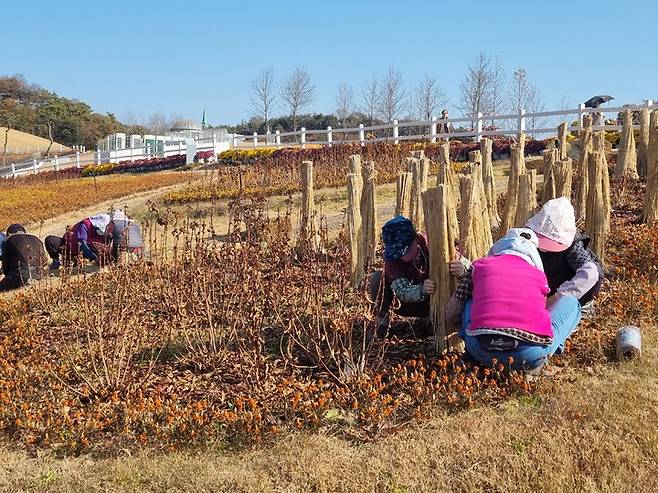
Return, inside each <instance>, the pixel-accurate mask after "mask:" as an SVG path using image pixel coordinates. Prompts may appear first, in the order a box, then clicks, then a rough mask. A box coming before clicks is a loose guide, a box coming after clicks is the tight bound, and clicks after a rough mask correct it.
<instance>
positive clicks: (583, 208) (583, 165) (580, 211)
mask: <svg viewBox="0 0 658 493" xmlns="http://www.w3.org/2000/svg"><path fill="white" fill-rule="evenodd" d="M590 152H592V115H590V114H586V115H583V128H582V129H581V130H580V155H579V156H578V176H577V179H578V190H577V191H576V203H575V204H574V205H575V210H576V221H579V220H581V219H585V216H586V215H587V187H588V186H589V180H588V178H587V170H588V167H589V166H588V163H589V157H588V155H589V153H590Z"/></svg>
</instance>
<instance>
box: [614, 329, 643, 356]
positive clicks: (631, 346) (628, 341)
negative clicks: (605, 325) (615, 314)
mask: <svg viewBox="0 0 658 493" xmlns="http://www.w3.org/2000/svg"><path fill="white" fill-rule="evenodd" d="M641 355H642V332H640V329H639V327H635V326H634V325H627V326H625V327H622V328H621V329H619V330H618V331H617V359H618V360H623V359H631V358H639V357H640V356H641Z"/></svg>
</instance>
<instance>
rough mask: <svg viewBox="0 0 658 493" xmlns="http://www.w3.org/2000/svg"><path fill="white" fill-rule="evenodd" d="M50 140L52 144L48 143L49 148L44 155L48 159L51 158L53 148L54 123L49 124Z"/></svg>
mask: <svg viewBox="0 0 658 493" xmlns="http://www.w3.org/2000/svg"><path fill="white" fill-rule="evenodd" d="M47 125H48V139H49V140H50V142H48V148H47V149H46V152H45V153H44V154H43V157H48V156H50V148H51V147H52V146H53V142H54V141H53V124H52V122H48V124H47Z"/></svg>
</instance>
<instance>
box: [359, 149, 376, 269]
mask: <svg viewBox="0 0 658 493" xmlns="http://www.w3.org/2000/svg"><path fill="white" fill-rule="evenodd" d="M375 197H376V193H375V163H374V162H372V161H366V164H365V166H364V167H363V193H362V194H361V229H362V235H363V262H364V264H363V267H364V274H367V271H368V270H369V269H370V266H371V265H372V264H373V263H374V261H375V252H376V250H377V213H376V211H377V205H376V199H375Z"/></svg>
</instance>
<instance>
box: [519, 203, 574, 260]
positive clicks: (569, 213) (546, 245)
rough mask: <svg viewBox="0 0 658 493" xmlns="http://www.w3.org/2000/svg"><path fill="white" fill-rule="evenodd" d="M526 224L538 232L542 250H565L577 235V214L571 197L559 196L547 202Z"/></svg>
mask: <svg viewBox="0 0 658 493" xmlns="http://www.w3.org/2000/svg"><path fill="white" fill-rule="evenodd" d="M526 226H527V227H528V228H530V229H532V230H533V231H534V232H535V233H537V238H538V240H539V249H540V250H544V251H547V252H563V251H564V250H566V249H567V248H569V247H570V246H571V244H572V243H573V240H574V238H575V237H576V214H575V212H574V210H573V206H572V205H571V202H570V201H569V199H568V198H566V197H559V198H557V199H552V200H549V201H548V202H546V203H545V204H544V206H543V207H542V208H541V210H540V211H539V212H538V213H537V214H535V215H534V216H532V217H531V218H530V219H528V223H527V225H526Z"/></svg>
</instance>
